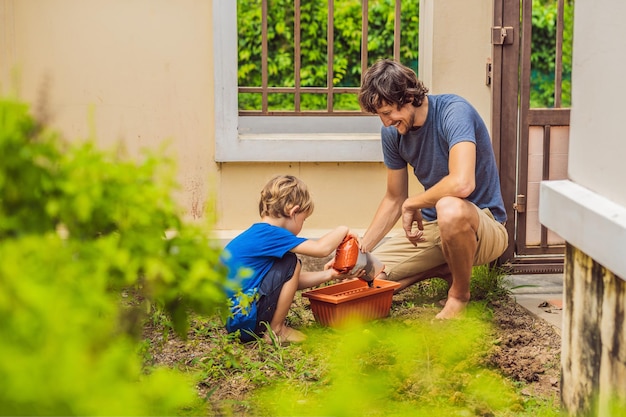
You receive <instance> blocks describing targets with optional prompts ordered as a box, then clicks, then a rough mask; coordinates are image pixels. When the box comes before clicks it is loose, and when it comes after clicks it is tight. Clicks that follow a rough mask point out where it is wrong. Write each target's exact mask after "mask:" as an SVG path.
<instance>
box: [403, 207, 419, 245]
mask: <svg viewBox="0 0 626 417" xmlns="http://www.w3.org/2000/svg"><path fill="white" fill-rule="evenodd" d="M402 228H403V229H404V233H405V234H406V238H407V239H409V242H411V243H412V244H413V246H417V243H418V242H423V241H424V237H423V234H424V232H423V230H424V224H423V220H422V211H421V210H420V209H414V208H407V207H406V206H405V205H402Z"/></svg>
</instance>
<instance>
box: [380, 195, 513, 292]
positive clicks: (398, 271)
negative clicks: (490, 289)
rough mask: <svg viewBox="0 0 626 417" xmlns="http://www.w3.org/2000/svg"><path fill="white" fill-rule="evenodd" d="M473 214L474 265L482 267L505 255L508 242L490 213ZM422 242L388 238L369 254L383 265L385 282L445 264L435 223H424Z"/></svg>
mask: <svg viewBox="0 0 626 417" xmlns="http://www.w3.org/2000/svg"><path fill="white" fill-rule="evenodd" d="M474 207H476V206H474ZM476 210H477V211H478V218H479V222H478V232H477V239H478V248H477V249H476V254H475V255H474V265H484V264H486V263H488V262H491V261H493V260H495V259H496V258H497V257H498V256H500V255H502V254H503V253H504V251H505V250H506V248H507V246H508V243H509V239H508V233H507V231H506V228H505V227H504V225H503V224H501V223H499V222H497V221H496V220H495V219H494V218H493V215H492V214H491V211H489V209H487V208H486V209H482V210H481V209H479V208H478V207H476ZM424 239H425V240H424V241H423V242H419V243H418V244H417V246H413V244H412V243H411V242H409V240H408V239H407V238H406V236H405V235H404V233H401V234H398V235H396V236H393V237H391V238H389V240H387V241H386V242H384V243H382V244H381V245H379V246H378V247H377V248H376V249H374V250H373V251H372V253H373V254H374V255H375V256H376V257H377V258H378V259H379V260H380V261H381V262H382V263H383V264H384V265H385V272H386V273H387V277H388V279H390V280H392V281H397V280H400V279H403V278H408V277H411V276H413V275H415V274H417V273H420V272H423V271H426V270H428V269H431V268H434V267H436V266H439V265H442V264H445V263H446V260H445V258H444V257H443V251H442V249H441V236H440V235H439V225H438V223H437V220H435V221H431V222H424Z"/></svg>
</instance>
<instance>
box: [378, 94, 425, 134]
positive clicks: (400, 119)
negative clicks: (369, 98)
mask: <svg viewBox="0 0 626 417" xmlns="http://www.w3.org/2000/svg"><path fill="white" fill-rule="evenodd" d="M415 109H416V107H414V106H413V105H412V104H411V103H410V102H409V103H405V104H404V105H403V106H402V107H400V108H399V109H398V107H397V106H396V105H395V104H387V103H383V105H382V106H380V107H379V108H378V110H377V111H376V114H377V115H378V117H380V120H381V121H382V122H383V124H384V125H385V126H395V128H396V129H397V130H398V132H399V133H400V134H401V135H406V134H407V133H408V132H409V130H411V128H412V127H413V125H414V124H415Z"/></svg>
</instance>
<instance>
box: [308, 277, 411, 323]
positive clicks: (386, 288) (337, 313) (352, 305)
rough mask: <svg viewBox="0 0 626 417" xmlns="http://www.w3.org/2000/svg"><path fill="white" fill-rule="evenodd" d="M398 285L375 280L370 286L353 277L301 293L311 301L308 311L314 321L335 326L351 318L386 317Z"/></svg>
mask: <svg viewBox="0 0 626 417" xmlns="http://www.w3.org/2000/svg"><path fill="white" fill-rule="evenodd" d="M399 286H400V284H399V283H397V282H394V281H386V280H382V279H376V280H374V282H373V286H372V287H371V288H370V287H369V286H368V285H367V282H365V281H363V280H360V279H358V278H354V279H352V280H349V281H344V282H340V283H338V284H333V285H328V286H326V287H321V288H317V289H315V290H311V291H307V292H305V293H302V296H303V297H307V298H308V299H309V301H310V302H311V310H312V311H313V316H315V320H316V321H317V322H318V323H320V324H321V325H323V326H330V327H338V326H341V325H342V324H345V323H347V322H351V321H367V320H374V319H377V318H382V317H387V316H388V315H389V311H390V310H391V300H392V297H393V291H394V290H395V289H396V288H398V287H399Z"/></svg>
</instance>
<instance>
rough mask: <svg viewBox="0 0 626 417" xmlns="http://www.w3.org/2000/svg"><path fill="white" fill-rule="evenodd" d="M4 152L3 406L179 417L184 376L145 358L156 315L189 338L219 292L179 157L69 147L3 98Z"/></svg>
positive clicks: (219, 300) (22, 411) (0, 134)
mask: <svg viewBox="0 0 626 417" xmlns="http://www.w3.org/2000/svg"><path fill="white" fill-rule="evenodd" d="M0 154H1V155H2V162H1V163H0V191H1V192H0V259H1V260H2V262H0V340H1V342H0V414H3V415H129V414H130V415H158V414H167V415H172V414H177V410H180V409H182V408H184V407H186V406H189V405H190V404H192V403H193V402H194V401H196V400H197V395H196V393H195V391H194V389H193V382H192V381H189V380H188V377H187V376H185V375H183V374H182V373H179V372H175V371H172V370H163V369H157V370H154V371H153V372H151V373H150V374H146V373H144V372H143V371H142V367H141V359H140V357H139V355H138V354H137V351H138V349H139V345H140V340H139V336H140V335H141V330H142V325H143V320H144V319H145V318H146V316H147V315H148V314H150V312H153V311H155V310H157V309H158V310H160V311H164V312H166V313H167V314H168V315H169V316H170V317H171V319H172V320H171V321H172V323H173V327H174V329H175V330H176V331H177V333H178V334H179V335H181V336H183V337H184V336H185V335H186V333H187V326H188V324H187V323H188V313H189V312H196V313H199V314H215V313H216V312H217V311H218V310H219V307H220V306H222V305H223V302H224V301H223V300H225V296H224V294H223V285H224V282H225V278H224V277H225V274H224V271H223V270H222V269H221V268H220V266H219V263H218V256H219V249H218V248H217V247H215V246H214V244H213V243H212V241H211V240H210V239H209V236H208V235H207V230H208V228H209V226H210V225H200V224H195V223H194V224H193V225H190V224H187V223H185V222H184V221H183V220H182V217H181V210H180V208H179V207H177V206H176V204H175V203H174V200H173V198H172V194H173V192H174V191H175V190H176V184H175V182H174V181H173V178H174V173H175V169H174V168H175V167H174V165H173V164H172V161H170V160H168V159H166V158H164V157H162V156H160V155H158V154H146V155H144V156H143V157H142V158H141V160H139V161H129V160H124V159H123V158H122V157H120V156H119V155H117V154H116V153H113V152H111V153H108V152H104V151H100V150H98V149H96V147H95V146H94V144H93V143H92V142H91V141H90V140H83V141H75V142H74V143H69V142H65V141H64V140H63V139H62V138H60V137H59V135H58V134H56V133H55V132H51V131H50V130H49V129H47V128H46V126H43V125H41V124H40V123H38V122H37V121H36V120H35V119H34V118H33V117H32V116H31V115H30V113H29V108H28V106H27V105H26V104H24V103H21V102H18V101H15V100H9V99H0ZM207 217H210V216H207ZM167 232H170V233H167ZM166 235H167V236H166ZM128 294H132V297H127V298H125V297H124V296H126V295H128ZM131 299H132V300H133V302H124V300H131Z"/></svg>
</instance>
